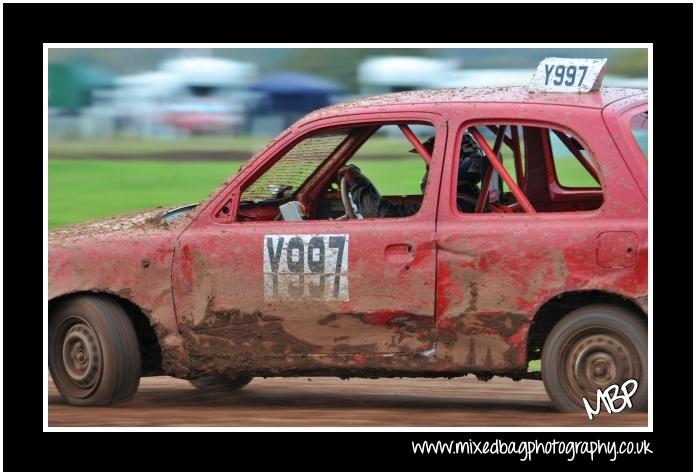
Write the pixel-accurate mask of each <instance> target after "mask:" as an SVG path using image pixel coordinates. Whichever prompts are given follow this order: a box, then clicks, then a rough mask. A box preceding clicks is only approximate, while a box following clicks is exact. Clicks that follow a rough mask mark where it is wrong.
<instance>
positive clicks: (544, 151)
mask: <svg viewBox="0 0 696 475" xmlns="http://www.w3.org/2000/svg"><path fill="white" fill-rule="evenodd" d="M570 66H572V64H570V65H566V67H564V70H563V72H562V73H561V74H560V75H559V74H558V69H559V68H558V67H556V69H555V70H553V69H552V71H551V72H550V73H549V72H548V67H547V69H546V72H544V69H543V68H540V69H541V73H542V76H541V81H542V83H543V81H544V80H545V81H546V82H547V83H553V82H558V81H560V82H561V83H562V84H561V85H559V90H558V91H556V90H553V89H552V88H551V89H552V90H551V91H548V92H544V91H538V90H535V87H533V86H534V81H533V84H532V85H530V88H502V89H501V88H498V89H447V90H430V91H414V92H404V93H395V94H387V95H381V96H375V97H369V98H364V99H360V100H357V101H355V102H352V103H345V104H340V105H336V106H332V107H328V108H325V109H321V110H318V111H316V112H313V113H311V114H309V115H308V116H306V117H304V118H303V119H301V120H300V121H298V122H297V123H296V124H294V125H293V126H292V127H290V128H289V129H288V130H286V131H285V132H284V133H282V134H281V135H280V136H279V137H277V138H276V139H275V140H273V141H272V142H271V143H269V144H268V146H267V147H266V148H264V149H263V150H262V151H260V152H259V153H257V154H256V155H255V156H254V157H253V158H252V159H251V160H249V161H248V162H247V163H246V164H245V165H244V167H243V168H242V169H240V170H239V171H238V172H237V173H236V174H234V175H233V176H232V177H231V178H230V179H229V180H227V181H226V182H224V183H223V184H222V185H221V186H220V187H219V188H218V189H217V190H215V191H214V192H213V193H212V194H211V195H210V196H209V197H208V198H207V199H206V200H205V201H203V202H201V203H199V204H197V205H191V206H186V207H182V208H177V209H174V210H170V211H166V212H162V210H154V211H150V212H146V213H140V214H133V215H128V216H121V217H117V218H113V219H109V220H105V221H99V222H92V223H85V224H81V225H76V226H71V227H67V228H63V229H58V230H56V231H53V232H51V233H50V235H49V263H48V268H49V277H48V279H49V296H48V298H49V303H48V309H49V316H48V319H49V320H48V323H49V366H50V370H51V374H52V376H53V380H54V381H55V384H56V386H57V387H58V389H59V390H60V391H61V393H62V394H63V396H64V397H65V399H66V400H67V401H68V402H69V403H72V404H77V405H103V404H110V403H113V402H116V401H119V400H123V399H126V398H128V397H130V396H131V395H132V394H133V393H134V392H135V391H136V390H137V387H138V382H139V378H140V377H141V376H150V375H170V376H174V377H177V378H185V379H189V380H191V382H192V383H193V384H194V385H196V386H211V385H215V386H218V387H220V386H222V387H226V388H228V389H237V388H241V387H242V386H244V385H245V384H247V383H248V382H249V381H250V380H251V379H252V377H254V376H298V375H324V376H340V377H371V378H372V377H391V376H427V377H434V376H444V377H453V376H460V375H465V374H467V373H473V374H475V375H477V376H479V377H480V378H484V379H487V378H490V377H492V376H494V375H497V376H507V377H511V378H514V379H521V378H537V379H538V378H540V377H541V376H542V375H543V380H544V383H545V385H546V388H547V391H548V393H549V395H550V397H551V398H552V400H553V401H554V403H555V404H556V405H557V407H558V408H559V409H561V410H567V411H573V410H581V409H582V407H583V398H587V399H590V400H592V401H594V400H595V397H596V394H597V390H598V389H603V388H607V387H609V386H611V385H613V384H618V385H619V386H620V385H622V384H623V383H624V382H625V381H627V380H631V379H632V380H635V381H637V382H638V389H637V390H636V392H635V394H633V396H632V401H633V407H634V408H638V409H644V408H646V407H647V394H648V385H647V381H648V379H647V378H648V376H647V375H648V360H647V353H648V352H647V349H648V331H647V328H648V325H647V319H648V300H647V299H648V297H647V294H648V239H647V237H648V186H647V183H648V161H647V157H646V155H645V154H644V153H643V152H642V151H641V144H642V142H641V140H642V139H641V137H642V135H641V133H642V132H644V130H645V129H646V124H647V117H648V112H647V111H648V103H647V101H648V97H647V92H646V91H645V90H637V89H598V90H596V89H597V87H598V84H597V82H596V81H595V79H596V78H595V77H593V76H592V74H591V73H592V71H590V73H587V74H585V75H583V76H586V77H584V78H583V80H585V81H589V82H590V87H589V88H587V89H588V90H587V91H582V90H573V91H571V92H567V91H564V90H562V89H563V88H565V87H567V86H568V83H569V82H575V83H577V82H578V81H580V84H582V80H580V75H581V72H580V70H579V69H577V70H572V71H573V80H572V81H571V78H570V76H571V74H570V72H571V69H570ZM586 69H587V68H586ZM544 75H545V77H544ZM595 76H599V79H598V80H597V81H601V74H598V75H595ZM592 81H595V84H594V86H592ZM547 86H548V84H547ZM537 89H538V88H537ZM593 89H594V90H593ZM390 129H391V130H392V132H391V133H385V131H389V130H390ZM394 143H397V144H399V145H398V146H397V147H392V145H393V144H394ZM409 149H413V150H412V151H413V152H414V153H411V154H405V155H403V156H401V155H399V156H400V157H401V159H396V158H395V153H393V151H394V150H397V151H398V152H399V153H400V152H401V151H403V152H408V151H409ZM375 156H377V157H382V159H381V160H380V159H378V160H374V157H375ZM351 164H355V165H356V166H346V165H351ZM380 180H381V182H380ZM380 189H381V190H383V191H380ZM384 190H387V193H384ZM535 360H541V371H540V372H539V371H538V370H537V371H530V370H529V364H530V361H535Z"/></svg>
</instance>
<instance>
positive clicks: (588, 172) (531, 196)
mask: <svg viewBox="0 0 696 475" xmlns="http://www.w3.org/2000/svg"><path fill="white" fill-rule="evenodd" d="M458 143H459V144H460V155H459V160H458V163H457V164H456V176H457V180H456V187H457V190H456V208H457V209H458V211H459V212H461V213H491V212H495V213H524V212H537V213H540V212H574V211H589V210H593V209H597V208H599V207H600V206H601V205H602V202H603V195H602V189H601V186H600V180H599V177H598V172H597V171H596V170H595V167H594V165H593V163H592V161H591V159H590V157H589V153H588V152H587V151H586V150H584V147H583V145H582V143H581V141H580V140H578V139H577V138H575V137H573V136H572V135H571V134H568V133H566V132H564V131H561V130H556V129H553V128H547V127H537V126H528V125H524V124H484V125H477V126H475V127H469V128H468V129H465V130H463V131H462V133H461V134H460V137H459V142H458ZM492 160H495V163H494V162H493V161H492ZM453 166H455V165H454V164H453Z"/></svg>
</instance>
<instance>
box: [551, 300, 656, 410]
mask: <svg viewBox="0 0 696 475" xmlns="http://www.w3.org/2000/svg"><path fill="white" fill-rule="evenodd" d="M541 375H542V378H543V380H544V386H545V387H546V391H547V392H548V394H549V397H550V398H551V400H552V401H553V402H554V404H555V405H556V407H557V408H558V409H559V410H561V411H563V412H577V411H583V410H584V409H585V405H584V403H583V398H587V401H588V402H589V403H590V404H591V405H592V407H596V399H597V390H598V389H602V390H604V389H606V388H607V387H609V386H612V385H618V387H619V388H621V387H622V385H623V384H624V383H625V382H626V381H628V380H629V379H633V380H635V381H637V382H638V388H637V390H636V391H635V393H634V394H633V396H631V404H632V406H633V410H638V411H644V410H646V409H647V406H648V328H647V323H646V322H645V320H643V319H641V318H640V317H639V316H638V315H636V314H635V313H634V312H631V311H629V310H626V309H623V308H620V307H614V306H611V305H590V306H587V307H582V308H579V309H577V310H575V311H573V312H570V313H569V314H568V315H566V316H565V317H563V319H561V321H559V322H558V323H557V324H556V325H555V326H554V327H553V330H551V333H550V334H549V336H548V338H547V339H546V342H545V343H544V349H543V351H542V355H541Z"/></svg>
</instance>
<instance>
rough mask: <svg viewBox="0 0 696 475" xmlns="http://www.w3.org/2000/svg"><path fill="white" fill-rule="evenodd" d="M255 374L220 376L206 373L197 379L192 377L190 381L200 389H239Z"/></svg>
mask: <svg viewBox="0 0 696 475" xmlns="http://www.w3.org/2000/svg"><path fill="white" fill-rule="evenodd" d="M252 379H254V377H253V376H248V375H238V376H231V377H227V376H218V375H206V376H199V377H198V378H196V379H190V380H189V382H190V383H191V384H193V385H194V386H195V387H197V388H198V389H206V390H220V391H237V390H238V389H242V388H243V387H244V386H246V385H247V384H249V383H250V382H251V380H252Z"/></svg>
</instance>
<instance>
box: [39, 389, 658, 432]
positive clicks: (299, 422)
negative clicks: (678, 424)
mask: <svg viewBox="0 0 696 475" xmlns="http://www.w3.org/2000/svg"><path fill="white" fill-rule="evenodd" d="M48 424H49V426H421V427H423V426H593V427H598V426H599V427H601V426H646V425H647V414H626V413H622V414H611V415H610V414H602V415H601V416H599V417H598V418H596V419H594V420H593V421H589V420H588V418H587V416H586V415H583V414H577V415H575V414H572V415H569V414H561V413H558V412H556V410H555V409H554V408H553V406H552V404H551V401H550V400H549V399H548V396H547V395H546V392H545V390H544V386H543V383H542V382H541V381H520V382H513V381H512V380H509V379H504V378H493V379H492V380H491V381H488V382H480V381H478V380H476V378H474V377H466V378H455V379H450V380H448V379H441V378H438V379H421V378H419V379H411V378H403V379H399V378H397V379H377V380H371V379H357V378H356V379H350V380H341V379H338V378H268V379H262V378H257V379H255V380H254V381H252V383H251V384H250V385H249V386H247V387H246V388H244V389H242V390H241V391H239V392H236V393H221V392H209V391H208V392H206V391H203V390H200V389H196V388H194V387H193V386H191V385H190V384H189V383H188V382H187V381H182V380H178V379H174V378H169V377H155V378H143V379H141V382H140V389H139V391H138V393H137V394H136V395H135V397H134V398H133V399H132V400H130V401H128V402H126V403H121V404H119V405H117V406H115V407H73V406H69V405H67V404H66V403H65V402H64V401H63V398H62V397H61V396H60V394H59V393H58V390H57V389H56V387H55V386H54V385H53V382H52V381H51V380H50V378H49V389H48Z"/></svg>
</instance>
